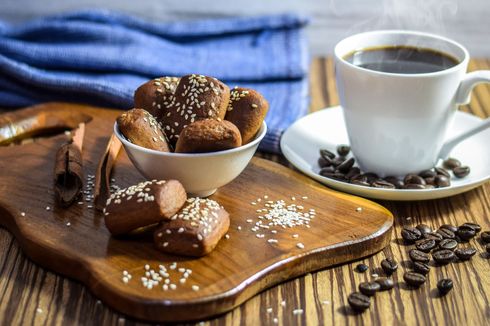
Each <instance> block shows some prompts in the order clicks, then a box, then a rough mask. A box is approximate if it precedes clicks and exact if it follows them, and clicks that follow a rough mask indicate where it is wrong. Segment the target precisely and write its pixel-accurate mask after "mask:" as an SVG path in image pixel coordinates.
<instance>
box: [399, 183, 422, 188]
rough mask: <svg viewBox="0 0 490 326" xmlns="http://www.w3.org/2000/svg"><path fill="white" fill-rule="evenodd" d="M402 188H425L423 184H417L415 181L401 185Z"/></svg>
mask: <svg viewBox="0 0 490 326" xmlns="http://www.w3.org/2000/svg"><path fill="white" fill-rule="evenodd" d="M403 189H425V185H419V184H416V183H409V184H405V185H404V186H403Z"/></svg>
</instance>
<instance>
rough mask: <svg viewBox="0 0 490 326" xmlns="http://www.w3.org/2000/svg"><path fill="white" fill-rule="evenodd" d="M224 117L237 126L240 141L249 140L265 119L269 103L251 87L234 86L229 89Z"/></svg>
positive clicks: (246, 141) (245, 141)
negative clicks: (240, 136)
mask: <svg viewBox="0 0 490 326" xmlns="http://www.w3.org/2000/svg"><path fill="white" fill-rule="evenodd" d="M227 110H228V111H227V113H226V116H225V119H226V120H228V121H231V122H233V123H234V124H235V126H237V127H238V129H239V130H240V133H241V135H242V143H243V144H247V143H248V142H250V141H251V140H252V139H253V138H254V137H255V135H256V134H257V132H258V131H259V129H260V127H261V126H262V122H263V121H264V119H265V115H266V114H267V111H268V110H269V103H268V102H267V100H266V99H265V98H264V97H263V96H262V95H261V94H260V93H258V92H256V91H254V90H253V89H248V88H241V87H235V88H233V89H232V90H231V96H230V102H229V105H228V109H227Z"/></svg>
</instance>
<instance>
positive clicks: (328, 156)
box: [320, 149, 335, 160]
mask: <svg viewBox="0 0 490 326" xmlns="http://www.w3.org/2000/svg"><path fill="white" fill-rule="evenodd" d="M320 156H321V157H323V158H324V159H328V160H333V159H334V158H335V154H334V153H332V152H331V151H329V150H328V149H320Z"/></svg>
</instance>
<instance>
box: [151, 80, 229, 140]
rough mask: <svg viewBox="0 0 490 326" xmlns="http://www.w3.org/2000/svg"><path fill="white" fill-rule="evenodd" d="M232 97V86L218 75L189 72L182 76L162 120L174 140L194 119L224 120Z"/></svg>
mask: <svg viewBox="0 0 490 326" xmlns="http://www.w3.org/2000/svg"><path fill="white" fill-rule="evenodd" d="M229 100H230V89H229V88H228V86H226V85H225V84H224V83H222V82H220V81H219V80H217V79H216V78H213V77H207V76H203V75H195V74H192V75H187V76H183V77H182V78H180V81H179V84H178V85H177V89H176V90H175V94H174V96H173V97H172V101H171V102H170V103H167V105H165V103H162V104H163V106H164V107H165V108H162V109H163V115H161V116H160V118H159V122H160V123H161V124H162V126H163V128H164V130H165V133H166V134H167V135H168V138H169V140H170V142H171V143H172V144H175V143H176V142H177V139H178V138H179V135H180V133H181V132H182V130H183V129H184V128H185V127H187V126H188V125H189V124H191V123H193V122H194V121H198V120H202V119H208V118H212V119H218V120H222V119H224V117H225V114H226V108H227V107H228V102H229Z"/></svg>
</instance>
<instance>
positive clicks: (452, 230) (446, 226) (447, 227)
mask: <svg viewBox="0 0 490 326" xmlns="http://www.w3.org/2000/svg"><path fill="white" fill-rule="evenodd" d="M439 228H440V229H447V230H449V231H451V232H453V233H454V232H456V231H458V227H457V226H455V225H452V224H443V225H441V226H440V227H439Z"/></svg>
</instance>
